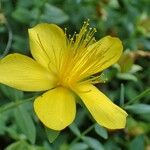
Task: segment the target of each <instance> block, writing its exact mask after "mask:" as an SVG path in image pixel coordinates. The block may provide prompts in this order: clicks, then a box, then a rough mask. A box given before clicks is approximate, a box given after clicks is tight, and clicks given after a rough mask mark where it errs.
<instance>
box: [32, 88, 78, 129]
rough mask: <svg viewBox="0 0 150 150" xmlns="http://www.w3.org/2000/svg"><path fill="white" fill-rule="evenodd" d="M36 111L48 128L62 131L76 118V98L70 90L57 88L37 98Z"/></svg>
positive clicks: (35, 102)
mask: <svg viewBox="0 0 150 150" xmlns="http://www.w3.org/2000/svg"><path fill="white" fill-rule="evenodd" d="M34 110H35V112H36V114H37V116H38V118H39V119H40V120H41V121H42V123H43V124H44V125H45V126H46V127H48V128H50V129H53V130H62V129H64V128H65V127H67V126H68V125H69V124H71V123H72V122H73V120H74V118H75V114H76V104H75V98H74V96H73V94H72V93H71V91H69V90H68V89H66V88H63V87H57V88H55V89H52V90H50V91H48V92H46V93H44V94H43V95H42V96H39V97H38V98H36V100H35V101H34Z"/></svg>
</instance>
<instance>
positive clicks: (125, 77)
mask: <svg viewBox="0 0 150 150" xmlns="http://www.w3.org/2000/svg"><path fill="white" fill-rule="evenodd" d="M117 77H118V78H119V79H121V80H129V81H130V80H131V81H134V82H137V81H138V80H137V77H136V76H135V75H133V74H130V73H118V74H117Z"/></svg>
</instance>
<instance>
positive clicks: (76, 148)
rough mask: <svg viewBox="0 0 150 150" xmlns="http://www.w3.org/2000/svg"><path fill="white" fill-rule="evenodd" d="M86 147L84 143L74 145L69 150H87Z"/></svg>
mask: <svg viewBox="0 0 150 150" xmlns="http://www.w3.org/2000/svg"><path fill="white" fill-rule="evenodd" d="M87 149H88V145H87V144H85V143H76V144H74V145H72V146H71V147H70V149H69V150H87Z"/></svg>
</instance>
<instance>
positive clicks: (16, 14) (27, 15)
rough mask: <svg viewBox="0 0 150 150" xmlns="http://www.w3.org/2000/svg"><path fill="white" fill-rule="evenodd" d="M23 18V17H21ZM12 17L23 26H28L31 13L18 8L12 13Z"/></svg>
mask: <svg viewBox="0 0 150 150" xmlns="http://www.w3.org/2000/svg"><path fill="white" fill-rule="evenodd" d="M22 16H23V17H22ZM12 17H13V18H14V19H15V20H16V21H18V22H21V23H23V24H28V23H29V22H30V21H31V13H30V11H29V10H28V9H25V8H23V7H18V8H17V9H16V10H15V11H14V12H13V13H12Z"/></svg>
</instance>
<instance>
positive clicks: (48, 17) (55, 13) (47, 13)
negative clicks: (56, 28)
mask: <svg viewBox="0 0 150 150" xmlns="http://www.w3.org/2000/svg"><path fill="white" fill-rule="evenodd" d="M68 19H69V17H68V15H67V14H66V13H65V12H63V11H62V10H61V9H60V8H58V7H55V6H53V5H50V4H48V3H46V4H45V10H44V14H43V15H42V16H41V20H42V21H46V22H52V23H56V24H62V23H64V22H66V21H67V20H68Z"/></svg>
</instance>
